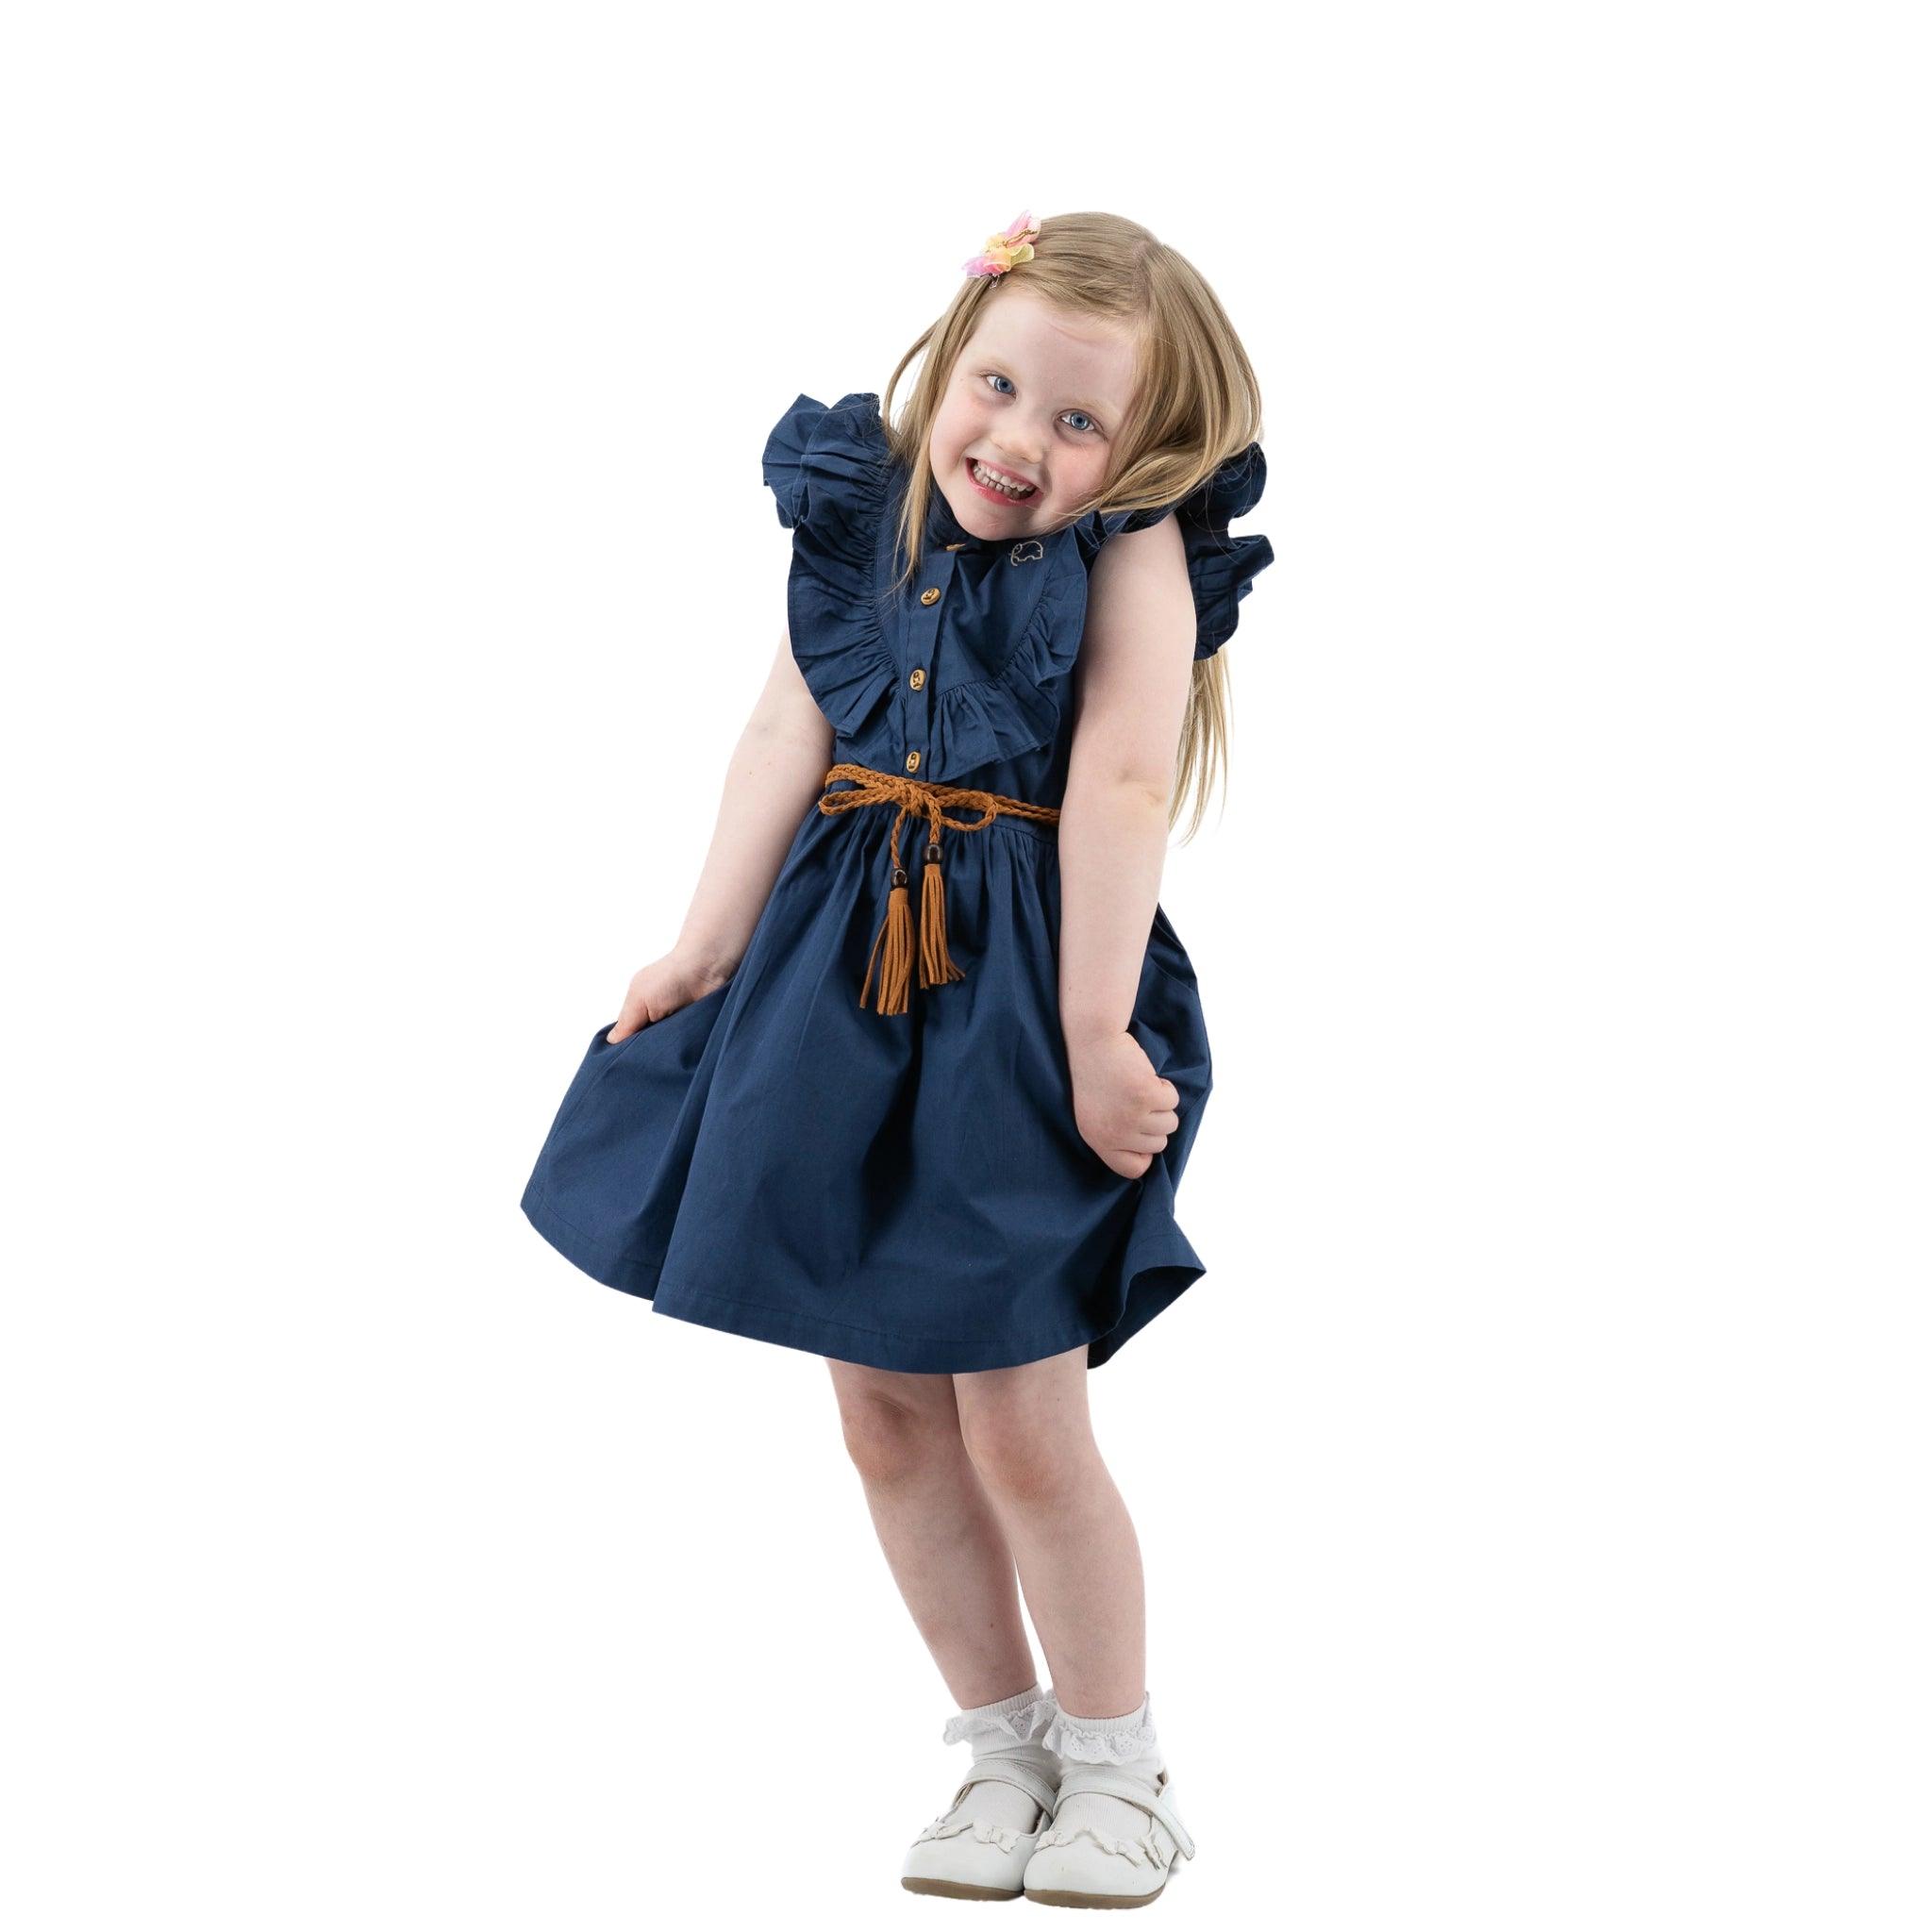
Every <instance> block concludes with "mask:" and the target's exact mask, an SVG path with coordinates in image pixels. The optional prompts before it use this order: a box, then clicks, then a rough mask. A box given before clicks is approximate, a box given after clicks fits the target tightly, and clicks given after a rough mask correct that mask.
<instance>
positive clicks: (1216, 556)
mask: <svg viewBox="0 0 1932 1932" xmlns="http://www.w3.org/2000/svg"><path fill="white" fill-rule="evenodd" d="M1267 480H1268V463H1267V459H1266V458H1264V457H1263V456H1262V454H1261V445H1260V444H1259V443H1258V442H1251V443H1249V445H1248V446H1247V448H1246V449H1244V450H1239V451H1237V452H1236V453H1235V454H1234V455H1233V456H1231V457H1229V458H1227V460H1226V461H1225V462H1224V463H1223V464H1222V465H1221V466H1220V468H1219V469H1217V470H1216V471H1215V472H1214V474H1213V475H1211V476H1209V477H1208V480H1207V482H1205V483H1204V484H1202V485H1201V487H1200V488H1199V489H1198V490H1196V491H1194V493H1193V494H1192V495H1191V496H1186V497H1183V498H1182V499H1181V500H1180V502H1178V503H1170V504H1167V505H1165V506H1163V507H1162V508H1159V509H1142V510H1130V511H1129V512H1128V513H1127V514H1126V516H1125V517H1124V519H1123V520H1122V522H1121V524H1120V525H1119V527H1120V528H1121V529H1122V530H1144V529H1147V528H1149V527H1150V526H1151V525H1155V524H1158V522H1159V521H1160V520H1161V518H1162V517H1165V516H1174V517H1178V518H1179V520H1180V526H1181V542H1182V545H1183V547H1184V548H1185V550H1186V552H1187V558H1188V581H1189V582H1190V584H1191V585H1192V587H1193V591H1194V617H1195V625H1196V628H1195V633H1194V656H1195V657H1196V658H1211V657H1212V656H1213V655H1214V653H1215V652H1216V651H1218V650H1220V648H1221V647H1222V645H1223V644H1224V643H1226V641H1228V639H1229V638H1231V637H1232V636H1233V635H1234V631H1235V625H1236V623H1237V621H1238V612H1237V609H1236V607H1237V606H1238V605H1239V604H1240V603H1241V599H1242V598H1243V597H1245V596H1246V595H1247V594H1248V592H1249V591H1250V590H1252V589H1253V588H1254V582H1255V578H1256V576H1257V575H1258V574H1259V573H1260V572H1261V571H1263V570H1266V569H1267V567H1268V566H1269V565H1270V564H1271V563H1273V562H1274V545H1273V544H1271V543H1270V542H1269V541H1268V540H1267V538H1265V537H1262V536H1242V537H1235V536H1231V535H1229V533H1228V527H1227V526H1228V525H1229V524H1231V523H1232V522H1233V521H1234V519H1235V518H1236V517H1244V516H1246V515H1247V513H1248V512H1249V511H1250V510H1251V509H1253V508H1254V507H1255V506H1256V505H1257V503H1259V502H1260V500H1261V491H1262V487H1263V486H1264V485H1265V484H1266V482H1267Z"/></svg>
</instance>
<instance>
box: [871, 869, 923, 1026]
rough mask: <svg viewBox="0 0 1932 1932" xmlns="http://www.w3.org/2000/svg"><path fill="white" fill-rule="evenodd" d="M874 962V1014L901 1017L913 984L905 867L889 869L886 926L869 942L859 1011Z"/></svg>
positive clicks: (909, 915)
mask: <svg viewBox="0 0 1932 1932" xmlns="http://www.w3.org/2000/svg"><path fill="white" fill-rule="evenodd" d="M881 948H883V949H884V958H880V950H881ZM874 962H876V963H877V965H878V969H879V1003H878V1006H877V1008H875V1010H876V1011H878V1012H881V1013H903V1012H904V1011H905V1010H906V1008H907V1007H908V1005H909V1004H910V1000H911V980H912V895H911V894H910V893H909V892H908V891H907V889H906V869H905V867H904V866H898V865H895V866H894V867H893V868H892V890H891V892H889V893H888V894H887V895H886V917H885V922H884V924H881V925H880V927H879V933H878V938H877V939H875V940H874V941H873V942H872V958H869V959H868V960H867V961H866V962H865V984H864V985H863V986H861V987H860V988H859V989H858V1004H859V1005H860V1006H861V1007H862V1006H864V1004H865V994H866V988H867V987H870V986H871V984H872V969H873V966H874Z"/></svg>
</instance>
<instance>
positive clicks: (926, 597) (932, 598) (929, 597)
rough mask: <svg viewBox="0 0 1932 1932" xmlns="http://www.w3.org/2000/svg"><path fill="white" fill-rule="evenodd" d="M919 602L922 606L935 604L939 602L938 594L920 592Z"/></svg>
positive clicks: (935, 592) (936, 592)
mask: <svg viewBox="0 0 1932 1932" xmlns="http://www.w3.org/2000/svg"><path fill="white" fill-rule="evenodd" d="M919 601H920V602H921V603H922V604H937V603H938V602H939V601H940V593H939V592H938V591H920V593H919Z"/></svg>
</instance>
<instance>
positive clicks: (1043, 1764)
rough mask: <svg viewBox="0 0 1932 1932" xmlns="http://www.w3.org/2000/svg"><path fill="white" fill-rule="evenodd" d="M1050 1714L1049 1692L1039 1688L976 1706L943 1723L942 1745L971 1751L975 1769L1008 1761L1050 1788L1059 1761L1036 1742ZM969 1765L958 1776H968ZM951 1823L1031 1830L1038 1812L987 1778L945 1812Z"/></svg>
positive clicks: (1016, 1791)
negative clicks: (992, 1761) (1034, 1773)
mask: <svg viewBox="0 0 1932 1932" xmlns="http://www.w3.org/2000/svg"><path fill="white" fill-rule="evenodd" d="M1053 1714H1054V1702H1053V1693H1052V1691H1042V1690H1041V1688H1040V1686H1039V1685H1038V1684H1029V1685H1027V1687H1026V1688H1025V1690H1024V1691H1018V1692H1016V1693H1015V1694H1014V1695H1013V1696H1011V1697H1002V1698H1000V1699H999V1700H998V1701H997V1702H996V1703H993V1704H981V1705H976V1706H974V1708H973V1709H971V1710H962V1711H959V1712H958V1714H957V1715H955V1716H954V1717H951V1718H949V1719H947V1721H946V1728H945V1734H944V1736H945V1741H946V1742H947V1743H948V1744H957V1743H959V1742H960V1741H961V1740H964V1741H966V1742H969V1743H970V1744H971V1745H972V1746H973V1762H974V1764H983V1763H985V1762H987V1761H988V1760H990V1759H999V1758H1009V1759H1013V1760H1016V1761H1018V1762H1019V1763H1022V1764H1024V1765H1027V1766H1029V1767H1030V1768H1031V1769H1033V1770H1034V1771H1037V1772H1038V1773H1039V1774H1041V1777H1043V1778H1044V1779H1045V1780H1046V1781H1047V1783H1048V1784H1050V1785H1051V1784H1054V1783H1056V1782H1057V1781H1058V1776H1059V1760H1058V1758H1056V1757H1054V1755H1053V1753H1052V1752H1051V1751H1048V1750H1047V1749H1045V1748H1044V1746H1042V1745H1041V1742H1040V1741H1039V1738H1040V1733H1041V1730H1042V1729H1044V1728H1045V1726H1046V1724H1047V1723H1048V1722H1049V1720H1050V1719H1051V1718H1052V1717H1053ZM971 1775H972V1769H971V1767H970V1766H969V1767H968V1768H967V1770H966V1771H965V1772H964V1773H962V1774H961V1776H962V1778H964V1777H970V1776H971ZM945 1815H946V1817H947V1819H948V1820H949V1821H951V1822H953V1823H958V1821H960V1820H962V1819H968V1818H970V1819H973V1820H974V1822H976V1823H978V1824H1007V1825H1010V1826H1011V1827H1012V1828H1013V1829H1014V1830H1015V1831H1031V1830H1032V1829H1033V1828H1034V1826H1035V1825H1036V1824H1039V1823H1040V1807H1039V1806H1038V1805H1036V1804H1035V1803H1034V1802H1033V1800H1032V1799H1031V1798H1029V1797H1028V1796H1027V1795H1026V1793H1025V1792H1024V1791H1023V1790H1020V1788H1019V1787H1018V1786H1017V1785H1008V1784H1000V1783H997V1782H995V1781H993V1780H991V1779H988V1780H986V1781H984V1782H982V1783H980V1784H976V1785H974V1786H973V1787H972V1788H971V1789H970V1790H968V1791H967V1793H966V1795H965V1796H964V1797H963V1798H961V1799H960V1800H959V1802H958V1804H957V1805H955V1806H954V1807H953V1808H952V1809H951V1810H950V1811H948V1812H947V1813H946V1814H945Z"/></svg>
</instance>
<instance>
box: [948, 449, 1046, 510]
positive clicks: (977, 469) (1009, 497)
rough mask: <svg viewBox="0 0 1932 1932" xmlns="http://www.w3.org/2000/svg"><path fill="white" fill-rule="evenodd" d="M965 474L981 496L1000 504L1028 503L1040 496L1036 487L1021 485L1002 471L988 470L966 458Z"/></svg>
mask: <svg viewBox="0 0 1932 1932" xmlns="http://www.w3.org/2000/svg"><path fill="white" fill-rule="evenodd" d="M966 474H967V475H969V476H970V477H972V479H973V485H974V489H976V490H977V491H979V492H980V494H981V495H982V496H991V497H992V498H993V499H995V501H997V502H1000V503H1028V502H1030V501H1031V500H1032V499H1033V498H1034V497H1036V496H1038V495H1039V494H1040V490H1039V487H1038V485H1036V484H1032V483H1023V482H1022V481H1021V480H1020V478H1019V477H1017V476H1008V475H1007V474H1006V472H1005V471H1003V470H994V469H990V468H989V467H988V466H987V465H986V464H985V463H982V462H978V461H975V460H974V458H972V457H968V458H966Z"/></svg>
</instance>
